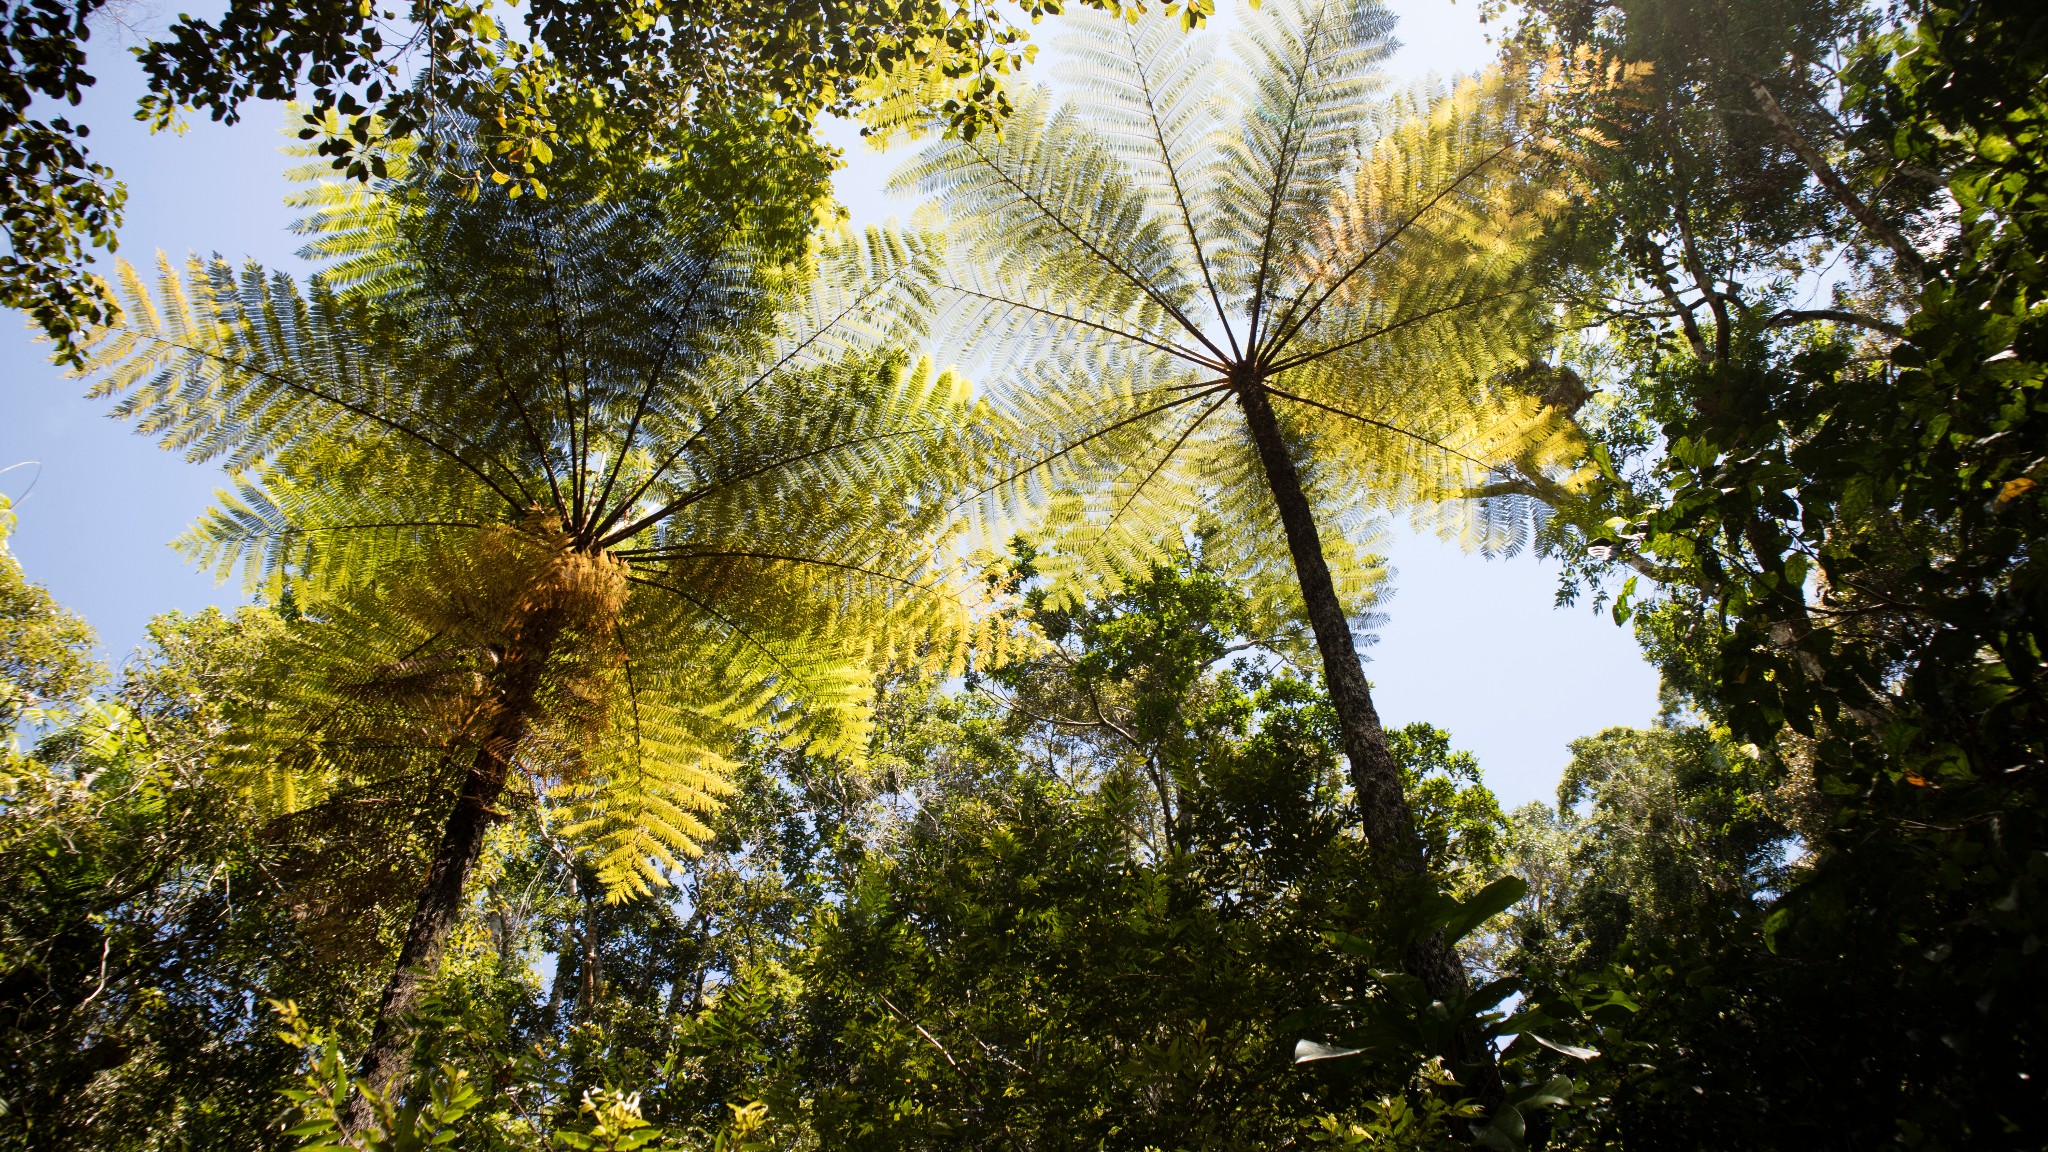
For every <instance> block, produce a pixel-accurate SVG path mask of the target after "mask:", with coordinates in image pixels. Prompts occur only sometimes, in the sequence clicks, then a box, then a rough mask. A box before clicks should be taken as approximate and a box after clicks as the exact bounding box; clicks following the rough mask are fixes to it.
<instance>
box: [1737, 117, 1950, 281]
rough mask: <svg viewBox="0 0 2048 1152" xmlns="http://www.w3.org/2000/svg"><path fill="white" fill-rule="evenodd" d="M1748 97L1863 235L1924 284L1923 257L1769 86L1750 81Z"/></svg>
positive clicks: (1924, 266) (1925, 275) (1924, 262)
mask: <svg viewBox="0 0 2048 1152" xmlns="http://www.w3.org/2000/svg"><path fill="white" fill-rule="evenodd" d="M1749 94H1750V95H1751V96H1752V97H1754V98H1755V99H1756V106H1757V110H1758V111H1760V112H1762V113H1763V114H1764V119H1766V120H1769V121H1770V122H1771V127H1773V128H1776V129H1777V130H1778V137H1779V138H1780V139H1782V140H1784V141H1785V144H1786V146H1787V147H1789V148H1791V149H1792V152H1793V154H1794V155H1796V156H1798V157H1799V159H1800V160H1801V161H1802V162H1804V163H1805V165H1806V168H1807V170H1808V171H1810V172H1812V173H1813V176H1814V179H1816V180H1818V181H1820V186H1821V187H1823V188H1825V189H1827V191H1828V195H1830V196H1833V197H1834V198H1835V203H1837V204H1840V205H1841V206H1842V207H1843V208H1844V209H1845V210H1847V211H1848V213H1849V215H1851V216H1853V217H1855V219H1856V222H1857V223H1858V224H1861V225H1862V226H1863V230H1864V231H1866V232H1868V233H1870V234H1871V235H1872V236H1874V237H1876V238H1877V239H1878V241H1880V242H1881V243H1883V244H1884V246H1885V247H1887V248H1889V249H1891V250H1892V255H1893V256H1894V257H1896V258H1897V259H1898V262H1899V266H1900V267H1901V268H1904V269H1905V270H1906V272H1907V273H1908V274H1910V275H1911V276H1912V277H1913V279H1915V280H1925V279H1926V278H1927V262H1926V261H1925V260H1923V259H1922V258H1921V256H1920V253H1919V252H1918V251H1917V250H1916V249H1914V247H1913V245H1912V244H1911V243H1909V242H1908V241H1907V240H1906V237H1905V236H1904V234H1902V233H1901V232H1900V231H1899V230H1898V229H1897V228H1894V227H1892V226H1891V224H1890V222H1888V221H1887V220H1885V218H1884V217H1883V216H1881V215H1879V214H1878V211H1877V209H1875V208H1872V207H1871V206H1870V205H1868V204H1865V203H1864V202H1863V199H1862V197H1860V196H1858V195H1856V193H1855V191H1854V190H1853V189H1851V188H1850V187H1849V182H1848V181H1846V180H1844V179H1842V176H1841V174H1840V173H1838V172H1836V171H1835V168H1834V165H1832V164H1829V163H1828V160H1827V157H1825V156H1823V155H1821V154H1820V149H1818V148H1816V147H1814V146H1813V142H1812V141H1811V140H1808V139H1807V138H1806V134H1805V133H1803V132H1801V131H1800V130H1799V126H1798V125H1797V124H1794V123H1793V122H1792V117H1791V116H1789V115H1787V114H1786V112H1785V107H1784V105H1782V104H1780V103H1778V97H1777V96H1776V95H1775V94H1773V93H1772V92H1771V89H1770V86H1769V85H1768V84H1765V83H1764V82H1763V79H1762V77H1758V76H1751V77H1750V78H1749Z"/></svg>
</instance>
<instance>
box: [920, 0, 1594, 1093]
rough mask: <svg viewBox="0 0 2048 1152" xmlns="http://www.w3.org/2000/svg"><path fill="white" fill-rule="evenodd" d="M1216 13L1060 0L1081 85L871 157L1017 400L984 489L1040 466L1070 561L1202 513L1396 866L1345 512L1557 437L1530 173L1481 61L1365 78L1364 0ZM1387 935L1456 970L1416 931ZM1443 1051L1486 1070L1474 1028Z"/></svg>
mask: <svg viewBox="0 0 2048 1152" xmlns="http://www.w3.org/2000/svg"><path fill="white" fill-rule="evenodd" d="M1244 21H1245V23H1244V28H1243V30H1242V31H1241V32H1240V33H1239V34H1238V36H1237V39H1236V40H1235V44H1234V47H1235V51H1234V52H1233V53H1229V54H1222V53H1218V52H1217V51H1216V50H1215V45H1214V44H1213V43H1212V38H1210V37H1202V36H1185V35H1183V34H1182V33H1181V32H1180V30H1179V29H1177V28H1175V27H1173V26H1172V25H1170V24H1169V23H1167V22H1165V21H1161V20H1152V19H1138V20H1135V21H1127V20H1108V19H1089V18H1087V17H1085V16H1083V17H1080V18H1077V28H1078V29H1079V30H1078V32H1077V34H1076V39H1075V41H1074V43H1073V44H1072V49H1073V51H1072V56H1073V60H1074V62H1073V67H1072V75H1071V77H1070V79H1071V80H1072V81H1073V83H1074V84H1075V86H1076V88H1077V90H1078V93H1079V95H1077V96H1076V97H1075V98H1074V99H1072V100H1070V101H1068V102H1065V103H1061V104H1057V105H1055V103H1054V102H1053V100H1052V99H1051V97H1050V96H1048V95H1045V94H1042V93H1040V94H1033V95H1032V96H1030V97H1029V98H1028V99H1025V100H1023V101H1022V102H1021V103H1020V105H1019V109H1018V113H1017V115H1016V116H1015V117H1014V118H1013V119H1012V120H1011V121H1010V122H1009V123H1008V124H1006V125H1005V127H1004V131H1003V134H1002V136H1001V137H1000V138H999V139H990V138H987V137H976V138H973V139H959V138H954V139H947V140H943V141H941V142H939V143H937V144H934V145H932V146H931V147H930V148H929V149H928V150H927V151H926V152H925V153H924V154H923V156H922V157H921V159H919V160H918V161H917V162H915V163H914V164H913V165H912V166H911V167H909V168H907V169H906V170H905V171H904V172H903V173H902V174H901V175H900V176H899V177H898V183H899V185H900V186H902V187H906V188H916V189H919V190H922V191H924V192H926V193H928V194H930V195H932V196H933V197H935V198H936V201H937V203H938V204H939V205H940V206H941V207H942V208H944V209H945V210H946V211H947V212H948V213H949V214H950V215H951V217H952V218H953V219H954V220H955V221H956V222H957V226H958V229H959V232H960V237H961V243H962V245H963V247H964V248H965V249H966V251H967V253H968V255H967V256H966V257H965V258H964V259H963V260H961V261H959V262H958V263H959V264H960V265H962V266H963V267H965V268H967V269H968V271H966V272H963V273H961V274H959V275H957V276H955V277H954V278H953V280H952V281H951V282H950V284H949V286H950V288H951V289H952V291H953V293H954V294H955V299H956V301H957V302H958V307H957V309H956V314H957V320H956V324H955V330H956V331H957V332H960V333H964V334H966V336H967V338H969V339H970V341H971V342H970V343H969V344H968V345H967V346H968V347H970V348H971V349H975V350H977V351H979V352H981V353H983V354H986V355H987V356H989V358H990V359H991V361H992V362H993V363H995V364H996V365H997V366H998V375H997V376H996V378H995V379H994V381H993V382H992V386H993V387H994V388H995V389H996V390H997V394H998V395H999V397H1000V398H1001V400H1002V402H1003V403H1005V404H1006V405H1008V406H1009V407H1010V409H1011V410H1012V411H1013V412H1014V413H1015V414H1016V419H1017V423H1018V424H1019V426H1020V427H1021V428H1022V429H1024V439H1023V441H1022V443H1021V444H1020V446H1019V449H1018V451H1017V454H1016V455H1015V456H1014V457H1013V462H1014V468H1013V475H1012V477H1011V481H1012V483H1010V484H1009V485H1008V486H1007V487H1005V488H1003V489H1002V491H1007V492H1009V493H1013V494H1014V493H1028V492H1041V493H1048V494H1049V495H1050V497H1051V509H1052V523H1053V525H1054V526H1055V529H1056V530H1057V531H1060V532H1062V533H1063V534H1064V537H1063V538H1064V539H1065V541H1066V546H1067V547H1069V548H1071V549H1072V550H1073V552H1074V554H1076V555H1078V556H1079V557H1081V558H1082V561H1083V563H1084V564H1087V563H1093V564H1096V565H1098V566H1099V565H1101V564H1102V563H1103V562H1104V561H1114V562H1116V563H1121V564H1129V563H1135V562H1137V560H1138V558H1143V557H1150V556H1156V555H1158V554H1159V552H1160V549H1162V548H1165V547H1170V546H1172V545H1173V544H1174V543H1176V542H1178V541H1179V540H1180V539H1181V535H1180V533H1181V526H1182V525H1183V524H1185V523H1187V522H1189V521H1190V520H1192V519H1201V520H1204V521H1205V522H1207V523H1213V525H1214V526H1215V527H1216V528H1217V531H1216V532H1215V533H1214V534H1212V535H1211V536H1209V537H1208V538H1207V546H1208V555H1210V556H1211V557H1212V558H1213V559H1214V560H1216V561H1217V562H1219V563H1222V564H1223V565H1225V567H1226V568H1227V569H1231V570H1235V571H1238V572H1241V573H1263V574H1264V576H1263V579H1264V581H1265V582H1266V583H1267V584H1268V586H1272V585H1274V584H1279V585H1284V586H1286V588H1287V589H1288V592H1287V595H1288V598H1289V599H1291V600H1293V601H1294V602H1295V603H1296V604H1297V606H1298V609H1297V610H1303V611H1305V614H1306V618H1307V620H1308V621H1309V623H1310V625H1311V630H1312V633H1313V637H1314V643H1315V645H1316V649H1317V651H1318V652H1319V654H1320V657H1321V668H1322V672H1323V675H1324V677H1325V680H1326V682H1327V684H1328V686H1329V692H1330V696H1331V700H1332V703H1333V704H1334V706H1335V708H1336V711H1337V715H1338V717H1339V720H1340V730H1341V733H1342V737H1343V744H1344V750H1345V754H1346V756H1347V758H1348V760H1349V762H1350V766H1351V779H1352V782H1353V786H1354V789H1355V792H1356V796H1357V803H1358V806H1359V808H1360V811H1361V812H1362V813H1363V820H1364V826H1365V829H1366V834H1367V836H1368V838H1369V840H1370V842H1371V843H1372V845H1373V846H1374V849H1375V852H1376V859H1377V861H1378V862H1379V864H1380V866H1381V867H1382V869H1383V872H1384V875H1385V877H1386V879H1387V880H1388V881H1389V882H1390V883H1394V884H1396V885H1397V886H1405V887H1406V888H1408V889H1410V890H1411V895H1416V896H1419V894H1420V892H1421V890H1422V888H1423V887H1424V886H1425V885H1426V884H1427V881H1426V879H1425V878H1424V875H1423V873H1424V868H1423V864H1424V860H1423V854H1422V850H1421V841H1420V840H1419V839H1418V838H1417V836H1416V833H1415V829H1414V818H1413V814H1412V813H1411V811H1410V809H1409V806H1408V804H1407V802H1406V800H1405V799H1404V797H1403V794H1402V789H1401V774H1400V770H1399V766H1398V764H1397V763H1396V761H1395V758H1394V756H1393V755H1392V753H1391V751H1390V750H1389V747H1388V743H1387V739H1386V736H1385V733H1384V732H1383V731H1382V728H1381V724H1380V721H1379V717H1378V714H1377V712H1376V710H1375V708H1374V705H1373V701H1372V697H1371V693H1370V691H1369V688H1368V686H1367V684H1366V680H1365V674H1364V671H1363V669H1362V667H1361V665H1360V661H1359V656H1358V648H1357V643H1356V641H1355V639H1354V637H1353V634H1352V623H1351V618H1350V612H1351V611H1356V610H1358V609H1359V608H1361V607H1362V604H1361V597H1362V593H1363V589H1364V587H1365V586H1366V583H1367V581H1368V580H1369V579H1370V578H1371V576H1372V575H1373V572H1374V569H1373V568H1372V566H1371V564H1370V562H1369V561H1368V558H1367V556H1366V554H1365V552H1364V550H1363V546H1362V539H1361V536H1360V533H1359V532H1358V529H1359V528H1360V527H1361V522H1362V519H1363V517H1364V516H1365V515H1366V514H1367V513H1368V512H1369V511H1370V510H1371V509H1374V508H1384V507H1389V506H1392V507H1403V506H1407V507H1416V506H1426V505H1429V504H1431V503H1433V502H1435V501H1438V500H1442V499H1446V498H1451V497H1454V496H1457V495H1459V494H1461V493H1462V492H1463V491H1464V490H1465V489H1466V488H1468V487H1470V486H1472V485H1473V484H1475V483H1477V482H1478V481H1479V480H1481V479H1483V478H1484V477H1485V476H1487V475H1488V474H1489V473H1490V472H1491V471H1492V470H1493V468H1494V467H1495V466H1496V465H1498V464H1501V463H1503V462H1506V461H1509V460H1513V459H1516V458H1524V459H1527V460H1530V461H1531V462H1532V463H1531V464H1530V467H1532V468H1534V469H1537V470H1539V471H1540V470H1542V469H1544V468H1545V467H1546V466H1555V464H1556V461H1557V459H1558V457H1559V456H1560V454H1561V452H1562V450H1564V449H1566V448H1567V447H1568V446H1569V440H1568V437H1567V436H1565V434H1564V428H1563V426H1562V425H1560V424H1559V423H1558V422H1557V421H1556V420H1555V418H1554V417H1553V416H1552V415H1551V414H1549V413H1548V412H1546V411H1545V409H1544V408H1543V406H1542V404H1541V403H1540V402H1539V401H1538V400H1537V399H1536V398H1535V397H1534V396H1533V395H1532V394H1531V393H1530V391H1529V390H1527V389H1526V388H1523V387H1521V386H1518V385H1517V383H1516V382H1515V379H1516V373H1517V371H1518V370H1523V369H1526V368H1528V367H1529V358H1530V357H1531V356H1532V354H1533V351H1534V349H1535V347H1536V344H1537V341H1538V339H1539V338H1540V334H1541V331H1542V323H1541V320H1542V318H1541V317H1540V316H1538V315H1536V314H1535V311H1534V309H1533V307H1532V304H1531V301H1532V299H1533V297H1532V296H1531V295H1530V293H1529V289H1530V288H1531V284H1530V283H1529V280H1528V277H1529V275H1530V272H1529V269H1530V266H1531V260H1532V258H1533V252H1534V251H1535V249H1536V246H1537V242H1538V241H1539V239H1540V238H1541V236H1542V229H1543V221H1544V219H1545V216H1546V212H1547V210H1548V209H1549V208H1550V207H1552V206H1553V202H1552V196H1553V195H1554V186H1549V187H1547V186H1546V185H1545V184H1544V182H1543V181H1541V180H1539V179H1535V178H1533V177H1534V175H1535V173H1536V172H1537V171H1539V170H1540V158H1539V155H1538V154H1539V152H1540V150H1539V148H1538V147H1537V146H1536V141H1535V134H1534V133H1533V132H1532V131H1531V125H1530V123H1529V122H1528V120H1527V118H1526V116H1525V113H1526V111H1527V109H1526V108H1524V107H1522V106H1518V105H1517V103H1516V102H1515V101H1514V100H1513V99H1512V98H1510V96H1509V95H1508V93H1507V91H1506V90H1505V89H1504V88H1503V87H1502V86H1501V85H1500V84H1498V83H1497V82H1496V81H1487V80H1480V81H1472V82H1467V83H1465V84H1462V85H1460V86H1459V87H1458V88H1457V90H1456V91H1455V92H1453V93H1450V94H1448V95H1444V96H1440V97H1432V96H1424V95H1418V96H1393V97H1384V96H1379V95H1377V89H1378V88H1379V87H1380V84H1381V81H1380V79H1379V75H1378V72H1377V66H1378V64H1379V63H1380V62H1381V61H1382V60H1383V59H1384V58H1385V56H1386V54H1387V53H1388V52H1389V51H1390V50H1391V49H1390V41H1389V31H1390V29H1391V26H1392V17H1391V16H1390V15H1389V14H1388V13H1387V12H1386V11H1385V9H1384V8H1382V7H1380V6H1379V5H1378V4H1377V3H1371V2H1349V0H1304V2H1302V3H1276V4H1271V5H1267V6H1264V7H1263V8H1261V9H1259V10H1257V11H1255V12H1248V13H1246V14H1245V16H1244ZM1565 472H1566V473H1567V474H1568V473H1569V467H1568V466H1567V467H1566V468H1565ZM1281 542H1284V544H1285V551H1284V552H1283V551H1281V550H1280V548H1279V545H1280V544H1281ZM1290 562H1291V569H1292V570H1291V573H1288V574H1282V575H1276V574H1275V569H1276V568H1278V569H1280V570H1281V572H1283V573H1284V572H1285V569H1286V568H1287V567H1288V565H1289V564H1290ZM1347 601H1348V602H1349V604H1350V606H1351V607H1350V610H1349V611H1347V606H1346V605H1347ZM1403 963H1404V964H1405V965H1406V966H1407V967H1408V968H1410V969H1411V970H1412V971H1413V972H1414V973H1416V974H1418V975H1420V976H1422V977H1423V978H1424V979H1425V980H1426V981H1427V982H1428V984H1429V987H1430V988H1431V989H1432V991H1433V992H1434V994H1435V995H1436V996H1437V997H1438V998H1440V999H1442V1000H1443V1001H1444V1002H1446V1003H1452V1004H1457V1003H1462V1002H1463V997H1464V994H1465V988H1466V984H1465V979H1464V976H1463V974H1462V972H1461V971H1460V969H1459V966H1458V963H1457V961H1456V959H1455V957H1454V956H1453V955H1452V954H1451V952H1450V951H1449V950H1448V949H1447V948H1445V947H1444V946H1443V945H1442V943H1441V941H1440V940H1438V939H1437V938H1436V937H1435V936H1434V935H1430V934H1424V935H1423V937H1422V938H1421V939H1420V940H1419V941H1418V942H1416V943H1415V944H1414V945H1413V946H1412V947H1410V948H1408V949H1407V954H1406V957H1405V959H1404V961H1403ZM1460 1056H1461V1058H1462V1059H1463V1060H1465V1061H1466V1062H1468V1064H1469V1065H1470V1069H1471V1073H1470V1074H1471V1075H1473V1076H1475V1077H1476V1080H1475V1084H1476V1085H1477V1087H1478V1088H1479V1090H1480V1091H1481V1093H1482V1094H1483V1095H1486V1096H1489V1097H1491V1098H1494V1099H1495V1100H1496V1101H1497V1099H1498V1095H1499V1089H1498V1080H1497V1079H1496V1078H1495V1077H1494V1074H1493V1071H1492V1058H1491V1053H1490V1051H1489V1050H1488V1049H1487V1048H1486V1046H1485V1045H1484V1044H1483V1043H1481V1042H1480V1041H1479V1040H1478V1038H1477V1034H1476V1032H1468V1033H1467V1034H1466V1037H1465V1040H1464V1042H1463V1044H1462V1051H1461V1053H1460Z"/></svg>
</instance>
